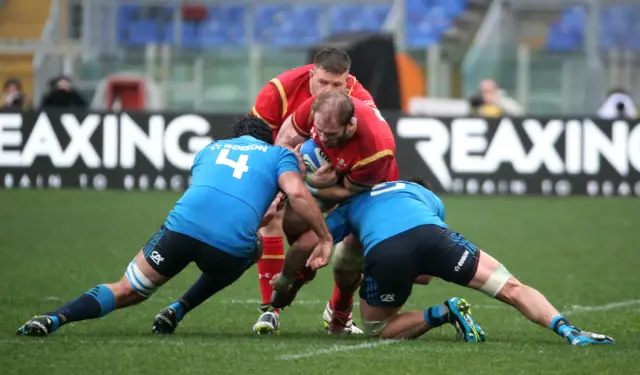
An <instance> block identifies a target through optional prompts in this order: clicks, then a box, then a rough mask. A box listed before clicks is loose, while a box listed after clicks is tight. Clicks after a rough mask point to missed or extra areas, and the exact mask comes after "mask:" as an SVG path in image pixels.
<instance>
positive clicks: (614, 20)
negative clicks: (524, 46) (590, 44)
mask: <svg viewBox="0 0 640 375" xmlns="http://www.w3.org/2000/svg"><path fill="white" fill-rule="evenodd" d="M639 21H640V6H639V5H608V6H604V7H603V9H602V13H601V14H600V30H599V34H598V44H599V47H600V48H602V49H604V50H607V49H611V48H618V49H635V50H637V49H639V48H640V42H638V38H637V35H638V32H637V31H640V26H639ZM587 24H588V14H587V9H586V8H585V7H583V6H579V5H578V6H572V7H568V8H566V9H565V10H564V11H563V12H562V15H561V17H560V20H559V21H558V22H557V23H552V24H550V25H549V35H548V38H547V43H546V48H547V49H549V50H562V51H573V50H577V49H580V48H582V47H583V45H584V40H585V27H586V25H587Z"/></svg>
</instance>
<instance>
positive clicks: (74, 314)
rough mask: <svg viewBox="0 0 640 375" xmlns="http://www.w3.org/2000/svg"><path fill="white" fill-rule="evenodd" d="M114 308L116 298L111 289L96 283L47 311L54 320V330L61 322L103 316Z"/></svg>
mask: <svg viewBox="0 0 640 375" xmlns="http://www.w3.org/2000/svg"><path fill="white" fill-rule="evenodd" d="M115 308H116V298H115V296H114V295H113V292H111V289H109V288H107V287H106V286H104V285H98V286H96V287H94V288H93V289H91V290H90V291H88V292H87V293H85V294H83V295H81V296H80V297H78V298H76V299H74V300H73V301H71V302H69V303H67V304H66V305H64V306H62V307H61V308H59V309H58V310H55V311H52V312H49V313H47V314H46V315H48V316H50V317H51V319H52V320H53V321H54V327H55V328H54V330H55V329H56V328H58V327H60V326H61V325H63V324H66V323H70V322H77V321H81V320H87V319H95V318H99V317H101V316H105V315H107V314H109V313H110V312H112V311H113V310H114V309H115Z"/></svg>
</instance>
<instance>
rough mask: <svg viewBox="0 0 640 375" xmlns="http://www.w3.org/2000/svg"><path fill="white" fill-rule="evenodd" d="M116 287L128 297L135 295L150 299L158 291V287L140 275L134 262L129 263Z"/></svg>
mask: <svg viewBox="0 0 640 375" xmlns="http://www.w3.org/2000/svg"><path fill="white" fill-rule="evenodd" d="M118 285H119V288H122V289H121V290H120V291H121V292H123V293H124V292H126V293H127V294H129V295H134V294H137V295H139V296H142V297H144V298H149V297H151V295H152V294H153V293H155V291H156V290H158V286H157V285H156V284H154V283H153V282H152V281H151V280H149V278H148V277H147V276H145V274H144V273H142V271H141V270H140V268H139V267H138V265H137V263H136V261H135V260H132V261H131V263H129V266H127V270H126V271H125V273H124V277H123V278H122V279H121V280H120V282H118ZM114 294H115V292H114Z"/></svg>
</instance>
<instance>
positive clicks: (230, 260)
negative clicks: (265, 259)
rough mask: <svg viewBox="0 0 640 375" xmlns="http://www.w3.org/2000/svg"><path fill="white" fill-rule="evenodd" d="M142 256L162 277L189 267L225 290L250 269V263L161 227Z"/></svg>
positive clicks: (171, 275)
mask: <svg viewBox="0 0 640 375" xmlns="http://www.w3.org/2000/svg"><path fill="white" fill-rule="evenodd" d="M142 252H143V253H144V257H145V259H146V260H147V263H149V265H150V266H151V268H153V269H154V270H155V271H156V272H158V273H159V274H161V275H162V276H164V277H167V278H172V277H174V276H175V275H177V274H178V273H180V272H181V271H182V270H183V269H184V268H185V267H186V266H187V265H188V264H189V263H191V262H195V263H196V265H197V266H198V268H200V270H201V271H202V272H203V273H205V274H208V275H210V276H212V277H214V278H215V279H217V280H219V282H220V283H221V284H224V285H223V287H224V286H227V285H230V284H231V283H233V282H234V281H235V280H237V279H238V278H239V277H240V276H241V275H242V274H243V273H244V271H246V270H247V269H249V268H250V267H251V265H252V264H253V261H252V260H251V259H247V258H242V257H235V256H233V255H231V254H229V253H226V252H224V251H222V250H220V249H217V248H215V247H213V246H211V245H208V244H206V243H204V242H202V241H199V240H196V239H195V238H193V237H190V236H187V235H186V234H182V233H178V232H174V231H172V230H169V229H167V228H166V227H165V226H164V225H163V226H161V227H160V229H158V231H157V232H156V233H155V234H154V235H153V237H151V239H150V240H149V241H148V242H147V243H146V245H145V246H144V247H143V249H142Z"/></svg>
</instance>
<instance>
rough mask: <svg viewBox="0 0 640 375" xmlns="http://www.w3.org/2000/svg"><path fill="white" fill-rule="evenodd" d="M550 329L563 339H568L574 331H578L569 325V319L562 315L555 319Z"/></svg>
mask: <svg viewBox="0 0 640 375" xmlns="http://www.w3.org/2000/svg"><path fill="white" fill-rule="evenodd" d="M549 328H550V329H552V330H553V332H555V333H557V334H558V335H560V336H562V337H566V335H568V334H569V333H570V332H571V331H572V330H575V329H576V328H575V327H573V326H572V325H571V324H569V321H568V320H567V318H565V317H564V316H562V315H558V316H556V317H555V318H553V319H552V320H551V324H550V325H549Z"/></svg>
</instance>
